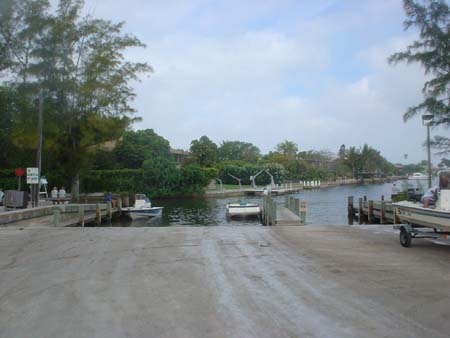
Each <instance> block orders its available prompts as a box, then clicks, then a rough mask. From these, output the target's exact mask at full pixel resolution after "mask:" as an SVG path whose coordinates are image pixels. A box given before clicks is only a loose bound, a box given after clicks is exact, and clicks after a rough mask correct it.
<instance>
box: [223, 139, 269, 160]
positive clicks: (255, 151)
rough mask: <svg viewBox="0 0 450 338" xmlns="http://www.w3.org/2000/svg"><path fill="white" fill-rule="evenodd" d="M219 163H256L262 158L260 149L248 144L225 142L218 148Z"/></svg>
mask: <svg viewBox="0 0 450 338" xmlns="http://www.w3.org/2000/svg"><path fill="white" fill-rule="evenodd" d="M217 155H218V159H219V161H231V160H241V161H245V162H249V163H256V162H257V161H258V159H259V158H260V157H261V152H260V150H259V148H258V147H256V146H255V145H253V144H252V143H248V142H240V141H223V142H222V144H221V145H220V147H219V148H218V152H217Z"/></svg>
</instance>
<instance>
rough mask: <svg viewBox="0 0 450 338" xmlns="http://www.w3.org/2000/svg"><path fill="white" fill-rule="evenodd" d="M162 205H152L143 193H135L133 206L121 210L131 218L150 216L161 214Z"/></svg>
mask: <svg viewBox="0 0 450 338" xmlns="http://www.w3.org/2000/svg"><path fill="white" fill-rule="evenodd" d="M163 209H164V208H163V207H152V203H151V201H150V199H149V198H148V197H147V196H146V195H145V194H136V195H135V202H134V206H133V207H129V208H123V209H122V211H123V212H124V213H126V214H128V215H129V216H130V217H131V218H132V219H136V218H143V217H147V218H151V217H157V216H161V215H162V211H163Z"/></svg>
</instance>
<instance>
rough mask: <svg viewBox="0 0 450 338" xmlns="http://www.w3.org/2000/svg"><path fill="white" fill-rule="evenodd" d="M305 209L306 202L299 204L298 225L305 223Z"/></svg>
mask: <svg viewBox="0 0 450 338" xmlns="http://www.w3.org/2000/svg"><path fill="white" fill-rule="evenodd" d="M306 209H307V205H306V202H304V201H302V202H300V223H301V224H305V223H306Z"/></svg>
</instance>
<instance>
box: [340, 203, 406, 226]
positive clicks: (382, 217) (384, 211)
mask: <svg viewBox="0 0 450 338" xmlns="http://www.w3.org/2000/svg"><path fill="white" fill-rule="evenodd" d="M394 209H395V208H394V207H393V206H392V201H385V200H384V196H382V197H381V200H379V201H374V200H367V198H366V197H365V196H364V197H359V198H358V201H357V203H356V204H355V201H354V198H353V196H349V197H348V203H347V210H348V224H350V225H352V224H353V222H354V221H357V222H358V224H364V223H367V224H374V223H378V224H395V223H398V221H397V220H396V216H395V210H394Z"/></svg>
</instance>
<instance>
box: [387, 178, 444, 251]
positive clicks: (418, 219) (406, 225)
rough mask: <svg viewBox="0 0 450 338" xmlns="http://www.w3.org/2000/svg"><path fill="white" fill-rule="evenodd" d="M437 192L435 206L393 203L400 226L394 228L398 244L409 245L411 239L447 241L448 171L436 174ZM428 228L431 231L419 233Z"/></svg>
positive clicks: (420, 203) (403, 202) (419, 203)
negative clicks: (397, 231)
mask: <svg viewBox="0 0 450 338" xmlns="http://www.w3.org/2000/svg"><path fill="white" fill-rule="evenodd" d="M438 178H439V190H438V192H437V196H436V198H437V200H436V202H435V205H433V206H431V207H424V205H423V203H422V202H411V201H401V202H397V203H393V204H392V205H393V206H394V207H395V215H396V218H397V220H399V221H400V222H401V223H402V224H401V225H398V226H395V228H397V229H400V244H401V245H402V246H405V247H409V246H410V245H411V239H412V238H435V239H444V240H445V239H447V237H448V236H449V235H450V187H449V182H450V171H441V172H439V173H438ZM420 228H429V229H428V230H432V231H421V230H419V229H420Z"/></svg>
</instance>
